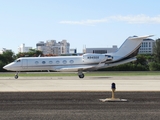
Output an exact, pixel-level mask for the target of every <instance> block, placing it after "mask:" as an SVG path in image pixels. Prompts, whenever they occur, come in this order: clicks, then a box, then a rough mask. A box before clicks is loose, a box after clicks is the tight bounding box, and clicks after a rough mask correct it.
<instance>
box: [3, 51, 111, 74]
mask: <svg viewBox="0 0 160 120" xmlns="http://www.w3.org/2000/svg"><path fill="white" fill-rule="evenodd" d="M107 59H109V58H108V56H105V55H103V54H84V55H82V56H57V57H22V58H19V59H17V60H16V61H14V62H12V63H10V64H9V65H8V66H5V69H7V68H8V69H9V70H11V71H35V70H54V71H65V70H66V71H77V70H78V69H77V68H79V67H81V66H84V67H85V66H86V67H87V66H90V65H92V66H94V65H95V66H96V65H97V64H98V63H100V62H103V61H106V60H107ZM71 67H72V68H73V69H68V70H67V69H61V68H71ZM75 68H76V69H75Z"/></svg>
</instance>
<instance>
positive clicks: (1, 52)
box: [0, 48, 12, 54]
mask: <svg viewBox="0 0 160 120" xmlns="http://www.w3.org/2000/svg"><path fill="white" fill-rule="evenodd" d="M6 51H12V50H9V49H6V48H2V49H0V54H3V53H4V52H6Z"/></svg>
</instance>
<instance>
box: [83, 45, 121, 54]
mask: <svg viewBox="0 0 160 120" xmlns="http://www.w3.org/2000/svg"><path fill="white" fill-rule="evenodd" d="M117 50H118V48H117V46H116V45H113V46H112V48H85V49H84V50H83V52H84V53H98V54H105V53H112V52H116V51H117Z"/></svg>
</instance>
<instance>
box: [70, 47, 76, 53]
mask: <svg viewBox="0 0 160 120" xmlns="http://www.w3.org/2000/svg"><path fill="white" fill-rule="evenodd" d="M69 53H70V54H76V53H77V49H76V48H74V49H70V50H69Z"/></svg>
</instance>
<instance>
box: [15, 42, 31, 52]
mask: <svg viewBox="0 0 160 120" xmlns="http://www.w3.org/2000/svg"><path fill="white" fill-rule="evenodd" d="M30 49H32V47H26V46H25V44H21V45H20V46H19V48H18V52H21V53H24V52H29V50H30Z"/></svg>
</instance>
